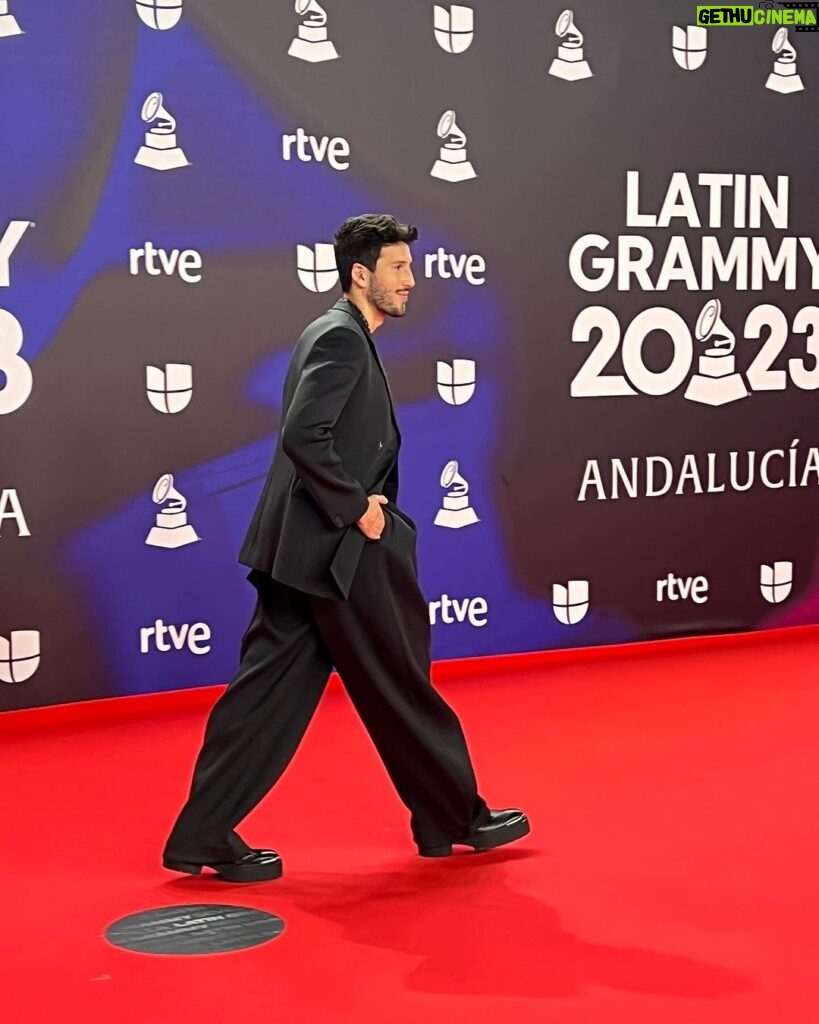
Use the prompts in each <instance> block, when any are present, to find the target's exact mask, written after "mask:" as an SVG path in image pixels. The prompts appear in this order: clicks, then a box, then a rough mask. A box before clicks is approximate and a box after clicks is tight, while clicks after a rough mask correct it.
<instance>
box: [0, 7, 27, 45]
mask: <svg viewBox="0 0 819 1024" xmlns="http://www.w3.org/2000/svg"><path fill="white" fill-rule="evenodd" d="M22 34H23V30H22V29H21V28H20V26H19V24H18V23H17V19H16V18H15V17H14V15H13V14H9V3H8V0H0V39H2V38H3V37H4V36H19V35H22Z"/></svg>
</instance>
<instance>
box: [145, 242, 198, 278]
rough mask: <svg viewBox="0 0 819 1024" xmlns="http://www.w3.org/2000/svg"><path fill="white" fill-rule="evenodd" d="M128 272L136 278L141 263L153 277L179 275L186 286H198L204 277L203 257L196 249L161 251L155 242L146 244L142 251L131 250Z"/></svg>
mask: <svg viewBox="0 0 819 1024" xmlns="http://www.w3.org/2000/svg"><path fill="white" fill-rule="evenodd" d="M128 253H129V262H128V271H129V273H130V274H131V275H132V276H134V277H135V276H136V275H137V274H138V273H139V271H140V266H139V264H140V261H141V262H142V264H143V266H144V267H145V270H146V271H147V272H148V273H149V274H150V275H151V277H158V276H159V275H160V274H165V276H166V277H173V275H174V274H178V275H179V277H180V278H181V279H182V280H183V281H184V282H185V283H186V284H198V283H199V282H200V281H201V280H202V275H201V274H200V273H198V271H200V270H201V269H202V257H201V255H200V254H199V253H198V252H197V251H196V250H195V249H170V250H168V249H159V248H157V247H156V246H155V245H154V243H153V242H146V243H145V245H144V246H143V247H142V248H141V249H129V250H128Z"/></svg>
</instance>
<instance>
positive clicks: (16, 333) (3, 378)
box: [0, 309, 34, 416]
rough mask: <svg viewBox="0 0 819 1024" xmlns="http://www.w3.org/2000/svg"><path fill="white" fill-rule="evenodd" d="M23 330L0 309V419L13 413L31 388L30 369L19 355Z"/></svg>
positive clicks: (12, 315) (15, 319)
mask: <svg viewBox="0 0 819 1024" xmlns="http://www.w3.org/2000/svg"><path fill="white" fill-rule="evenodd" d="M22 348H23V328H22V327H21V326H20V321H19V320H18V319H17V317H16V316H14V314H13V313H9V311H8V310H7V309H0V416H5V415H6V414H7V413H10V412H16V411H17V409H19V408H20V406H21V405H24V404H25V403H26V402H27V401H28V397H29V395H30V394H31V389H32V387H33V386H34V375H33V374H32V372H31V367H30V366H29V365H28V363H27V362H26V361H25V359H24V358H23V357H22V356H21V355H20V351H21V349H22Z"/></svg>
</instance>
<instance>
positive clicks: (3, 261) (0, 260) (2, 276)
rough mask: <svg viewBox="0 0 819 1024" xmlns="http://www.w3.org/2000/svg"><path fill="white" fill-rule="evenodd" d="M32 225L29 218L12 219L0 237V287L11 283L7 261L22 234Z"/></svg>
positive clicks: (5, 286)
mask: <svg viewBox="0 0 819 1024" xmlns="http://www.w3.org/2000/svg"><path fill="white" fill-rule="evenodd" d="M33 226H34V225H33V224H32V222H31V221H30V220H12V221H10V222H9V226H8V227H7V228H6V230H5V232H4V233H3V237H2V238H0V288H8V286H9V284H10V283H11V273H10V270H9V261H10V260H11V256H12V253H13V252H14V250H15V249H16V248H17V246H18V245H19V244H20V240H21V239H22V237H23V235H24V234H25V233H26V231H28V229H29V228H30V227H33Z"/></svg>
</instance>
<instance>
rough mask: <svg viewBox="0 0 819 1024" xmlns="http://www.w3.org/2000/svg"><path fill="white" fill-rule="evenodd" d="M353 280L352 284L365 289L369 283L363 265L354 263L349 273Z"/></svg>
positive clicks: (367, 273) (367, 272)
mask: <svg viewBox="0 0 819 1024" xmlns="http://www.w3.org/2000/svg"><path fill="white" fill-rule="evenodd" d="M350 273H351V274H352V278H353V284H355V285H357V286H358V287H359V288H366V287H367V284H368V282H369V277H368V275H369V273H370V272H369V270H367V268H366V267H365V266H364V264H363V263H354V264H353V266H352V269H351V271H350Z"/></svg>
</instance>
